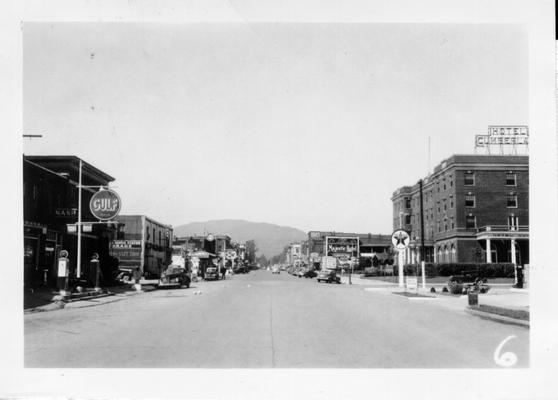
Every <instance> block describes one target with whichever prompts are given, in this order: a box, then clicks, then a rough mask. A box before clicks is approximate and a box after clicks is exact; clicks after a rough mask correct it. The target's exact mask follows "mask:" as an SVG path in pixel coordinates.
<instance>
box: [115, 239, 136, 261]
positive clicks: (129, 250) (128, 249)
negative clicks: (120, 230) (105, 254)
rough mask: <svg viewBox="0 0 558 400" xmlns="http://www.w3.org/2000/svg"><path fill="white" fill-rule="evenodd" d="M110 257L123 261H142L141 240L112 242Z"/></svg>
mask: <svg viewBox="0 0 558 400" xmlns="http://www.w3.org/2000/svg"><path fill="white" fill-rule="evenodd" d="M110 255H111V256H113V257H116V258H118V259H119V260H121V261H136V260H139V259H141V240H113V241H112V242H110Z"/></svg>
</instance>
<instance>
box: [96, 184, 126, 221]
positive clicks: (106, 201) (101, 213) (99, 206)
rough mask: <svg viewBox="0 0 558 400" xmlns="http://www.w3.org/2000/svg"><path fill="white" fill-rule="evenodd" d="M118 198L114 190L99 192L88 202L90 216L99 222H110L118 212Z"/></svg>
mask: <svg viewBox="0 0 558 400" xmlns="http://www.w3.org/2000/svg"><path fill="white" fill-rule="evenodd" d="M120 205H121V204H120V197H119V196H118V194H117V193H116V192H115V191H114V190H110V189H106V190H99V191H98V192H96V193H95V194H93V196H91V200H90V201H89V209H90V210H91V214H93V216H94V217H95V218H97V219H100V220H104V221H107V220H111V219H113V218H114V217H116V216H117V215H118V213H119V212H120Z"/></svg>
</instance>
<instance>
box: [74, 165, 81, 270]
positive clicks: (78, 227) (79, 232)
mask: <svg viewBox="0 0 558 400" xmlns="http://www.w3.org/2000/svg"><path fill="white" fill-rule="evenodd" d="M82 169H83V161H82V159H81V158H80V159H79V183H78V226H77V262H76V266H77V267H76V268H77V270H76V276H77V278H80V277H81V185H82V181H81V175H82Z"/></svg>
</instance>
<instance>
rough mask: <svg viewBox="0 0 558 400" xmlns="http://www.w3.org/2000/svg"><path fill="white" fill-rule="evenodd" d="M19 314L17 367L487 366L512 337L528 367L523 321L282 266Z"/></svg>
mask: <svg viewBox="0 0 558 400" xmlns="http://www.w3.org/2000/svg"><path fill="white" fill-rule="evenodd" d="M198 290H201V291H202V293H201V294H200V295H196V294H194V293H195V292H196V291H198ZM115 300H116V299H115ZM91 304H95V303H94V302H92V303H91ZM24 318H25V366H26V367H128V368H133V367H185V368H229V367H231V368H260V367H263V368H273V367H276V368H306V367H310V368H421V367H427V368H438V367H440V368H441V367H443V368H448V367H450V368H451V367H456V368H468V367H485V368H492V367H498V366H497V365H496V363H495V362H494V351H495V350H496V348H497V347H498V345H499V344H500V343H501V342H502V341H503V340H504V339H506V338H507V337H509V336H510V335H515V336H516V338H513V339H511V340H509V341H508V342H507V344H506V345H505V346H504V348H503V349H502V352H508V351H511V352H513V353H515V354H516V355H517V358H518V362H517V364H516V366H518V367H527V366H528V348H529V330H528V329H526V328H523V327H519V326H514V325H506V324H502V323H498V322H494V321H489V320H484V319H481V318H478V317H476V316H472V315H469V314H467V313H465V312H464V311H462V310H450V309H448V308H445V307H440V306H439V305H437V304H435V301H430V302H409V300H407V299H406V298H404V297H401V296H397V295H393V294H390V293H388V292H386V291H365V290H363V287H362V286H358V285H352V286H349V285H346V284H343V285H332V284H325V283H317V282H316V280H315V279H304V278H296V277H293V276H291V275H288V274H287V273H286V272H281V274H280V275H273V274H271V272H269V271H252V272H251V273H250V274H247V275H235V276H233V277H230V278H228V279H227V280H225V281H216V282H198V283H194V284H193V287H191V288H190V289H175V290H157V291H153V292H148V293H142V294H138V295H135V296H131V297H126V298H121V299H120V300H119V301H113V302H110V303H107V304H102V305H98V306H93V307H86V308H79V309H70V308H68V309H62V310H57V311H51V312H42V313H32V314H26V315H25V317H24Z"/></svg>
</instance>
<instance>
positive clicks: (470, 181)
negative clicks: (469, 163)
mask: <svg viewBox="0 0 558 400" xmlns="http://www.w3.org/2000/svg"><path fill="white" fill-rule="evenodd" d="M465 185H466V186H475V173H474V172H465Z"/></svg>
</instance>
